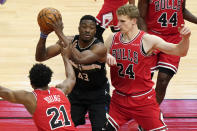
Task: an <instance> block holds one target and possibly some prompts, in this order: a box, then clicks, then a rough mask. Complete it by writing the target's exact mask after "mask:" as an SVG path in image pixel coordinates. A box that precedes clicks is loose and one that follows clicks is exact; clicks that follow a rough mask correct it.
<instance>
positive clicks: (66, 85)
mask: <svg viewBox="0 0 197 131" xmlns="http://www.w3.org/2000/svg"><path fill="white" fill-rule="evenodd" d="M61 55H62V59H63V62H64V67H65V74H66V80H64V81H63V82H62V83H61V84H58V85H57V86H56V87H57V88H60V89H61V90H62V91H63V92H64V94H65V95H67V94H69V93H70V92H71V91H72V89H73V87H74V85H75V82H76V78H75V72H74V70H73V67H72V65H71V64H70V62H69V57H70V56H69V55H70V47H66V48H63V47H62V51H61Z"/></svg>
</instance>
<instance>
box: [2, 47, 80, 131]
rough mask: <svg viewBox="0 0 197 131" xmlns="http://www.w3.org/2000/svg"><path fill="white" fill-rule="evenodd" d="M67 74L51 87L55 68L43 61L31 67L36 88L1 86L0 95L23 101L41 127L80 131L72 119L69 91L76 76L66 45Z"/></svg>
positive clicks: (7, 98) (30, 72)
mask: <svg viewBox="0 0 197 131" xmlns="http://www.w3.org/2000/svg"><path fill="white" fill-rule="evenodd" d="M61 54H62V58H63V61H64V65H65V70H66V77H67V79H66V80H64V81H63V82H62V83H61V84H58V85H57V86H56V87H57V88H55V87H49V86H48V84H49V82H50V81H51V77H52V73H53V72H52V71H51V69H50V68H49V67H47V66H46V65H43V64H35V65H34V66H33V67H32V68H31V70H30V71H29V79H30V83H31V86H32V88H33V89H34V91H33V92H29V91H25V90H15V91H14V90H10V89H8V88H5V87H2V86H0V97H2V98H3V99H4V100H7V101H10V102H13V103H19V104H23V105H24V106H25V108H26V109H27V110H28V112H29V113H30V114H31V115H32V116H33V120H34V122H35V124H36V126H37V128H38V131H51V130H53V131H76V130H77V129H76V128H75V127H74V124H73V122H72V120H71V114H70V103H69V100H68V99H67V97H66V96H65V95H67V94H68V93H70V92H71V90H72V88H73V87H74V84H75V81H76V78H75V74H74V70H73V68H72V65H71V64H70V63H69V61H68V58H67V54H69V53H68V52H67V49H62V52H61Z"/></svg>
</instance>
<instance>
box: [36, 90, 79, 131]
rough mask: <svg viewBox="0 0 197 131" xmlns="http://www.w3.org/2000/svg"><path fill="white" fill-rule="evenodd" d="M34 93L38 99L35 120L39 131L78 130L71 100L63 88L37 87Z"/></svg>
mask: <svg viewBox="0 0 197 131" xmlns="http://www.w3.org/2000/svg"><path fill="white" fill-rule="evenodd" d="M33 94H34V95H35V97H36V99H37V107H36V110H35V112H34V114H33V120H34V122H35V124H36V126H37V128H38V131H51V130H54V131H77V129H76V128H75V127H74V124H73V122H72V119H71V115H70V102H69V101H68V99H67V97H66V96H65V94H64V93H63V92H62V91H61V90H59V89H57V88H54V87H51V88H50V89H48V90H40V89H36V90H34V91H33Z"/></svg>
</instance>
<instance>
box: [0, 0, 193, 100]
mask: <svg viewBox="0 0 197 131" xmlns="http://www.w3.org/2000/svg"><path fill="white" fill-rule="evenodd" d="M102 3H103V0H97V1H95V0H7V2H6V3H5V4H4V5H0V85H3V86H6V87H8V88H10V89H14V90H18V89H25V90H29V91H31V90H32V89H31V87H30V86H29V79H28V71H29V69H30V68H31V67H32V65H33V64H34V63H36V61H35V48H36V44H37V41H38V39H39V35H40V31H39V27H38V24H37V14H38V12H39V11H40V10H41V9H42V8H45V7H54V8H57V9H58V10H59V11H60V12H61V14H62V16H63V22H64V27H65V28H64V32H65V34H66V35H75V34H77V33H78V23H79V19H80V18H81V16H83V15H85V14H91V15H94V16H96V14H97V13H98V11H99V9H100V8H101V6H102ZM136 3H137V2H136ZM186 8H188V9H189V10H190V11H191V12H192V13H193V14H194V15H196V16H197V1H196V0H187V6H186ZM186 25H187V26H189V27H190V28H191V31H192V35H191V44H190V49H189V53H188V55H187V56H186V57H184V58H182V59H181V63H180V67H179V71H178V73H177V74H176V75H175V76H174V78H173V79H172V80H171V82H170V84H169V87H168V90H167V96H166V98H170V99H196V98H197V57H196V56H197V43H196V42H197V25H195V24H191V23H188V22H186ZM110 33H111V32H110V30H109V29H108V30H106V32H105V33H104V38H106V37H107V36H108V35H109V34H110ZM56 41H57V37H56V35H55V34H54V33H52V34H50V35H49V37H48V39H47V42H48V45H50V44H53V43H55V42H56ZM44 63H45V64H47V65H48V66H50V67H51V68H52V70H53V71H54V75H53V79H52V83H51V85H55V84H56V83H58V82H61V81H62V80H63V79H65V75H64V68H63V62H62V59H61V57H60V56H57V57H55V58H52V59H50V60H48V61H46V62H44ZM108 77H109V72H108ZM154 80H155V78H154Z"/></svg>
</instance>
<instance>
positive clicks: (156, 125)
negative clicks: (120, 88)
mask: <svg viewBox="0 0 197 131" xmlns="http://www.w3.org/2000/svg"><path fill="white" fill-rule="evenodd" d="M107 119H108V122H109V123H110V124H111V125H112V126H113V127H114V128H115V129H116V130H118V128H119V127H120V126H121V125H123V124H124V123H126V122H128V121H130V120H132V119H134V120H135V121H136V122H137V123H138V124H139V125H141V126H142V128H143V129H145V130H165V129H166V125H165V123H164V122H163V116H162V113H161V111H160V109H159V105H158V104H157V102H156V97H155V91H154V89H152V90H151V91H149V92H148V93H145V94H144V95H143V94H142V95H139V96H126V95H124V94H120V93H117V92H116V91H115V90H114V91H113V95H112V98H111V103H110V111H109V115H107Z"/></svg>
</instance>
